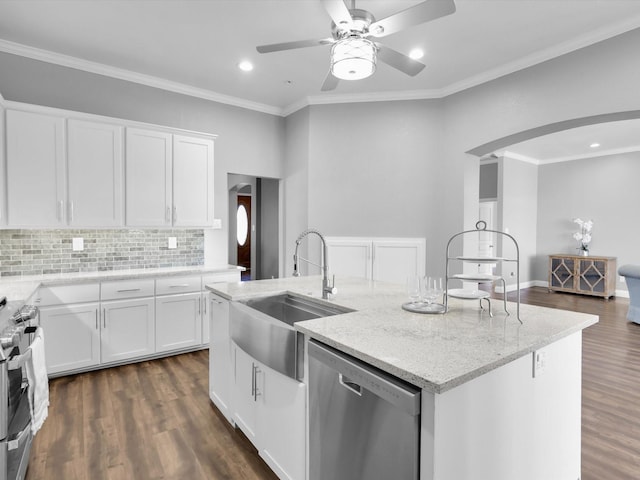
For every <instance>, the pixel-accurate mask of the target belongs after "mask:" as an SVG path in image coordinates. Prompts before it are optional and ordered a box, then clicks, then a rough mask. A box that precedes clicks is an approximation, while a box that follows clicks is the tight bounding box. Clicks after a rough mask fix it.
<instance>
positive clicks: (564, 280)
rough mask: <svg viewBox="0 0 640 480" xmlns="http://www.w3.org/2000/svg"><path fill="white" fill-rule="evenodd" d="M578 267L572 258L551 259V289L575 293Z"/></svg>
mask: <svg viewBox="0 0 640 480" xmlns="http://www.w3.org/2000/svg"><path fill="white" fill-rule="evenodd" d="M577 266H578V264H577V263H576V259H575V258H572V257H549V288H552V289H554V290H565V291H568V292H573V291H575V286H576V285H575V283H576V281H575V279H576V268H577Z"/></svg>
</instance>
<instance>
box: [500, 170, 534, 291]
mask: <svg viewBox="0 0 640 480" xmlns="http://www.w3.org/2000/svg"><path fill="white" fill-rule="evenodd" d="M498 165H499V168H500V170H501V171H500V175H499V178H500V179H501V182H500V185H499V188H498V190H499V194H498V219H497V220H498V230H500V231H503V232H505V233H509V234H510V235H512V236H513V237H514V238H515V240H516V241H517V243H518V247H519V250H520V282H521V283H524V282H530V281H532V280H534V278H533V277H532V271H533V267H534V264H535V263H536V258H537V257H536V249H537V247H536V232H537V223H538V215H537V211H538V167H537V166H536V165H532V164H530V163H525V162H521V161H518V160H513V159H510V158H501V159H499V161H498ZM501 237H502V239H503V243H502V249H501V255H503V256H505V257H507V258H516V250H515V247H514V244H513V242H512V241H509V240H508V239H507V238H505V237H504V236H501ZM501 269H502V275H503V276H504V278H505V280H506V282H507V285H514V284H515V283H516V277H515V274H516V273H517V270H516V266H515V265H514V264H513V263H512V262H504V263H503V264H502V265H501Z"/></svg>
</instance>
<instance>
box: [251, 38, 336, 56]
mask: <svg viewBox="0 0 640 480" xmlns="http://www.w3.org/2000/svg"><path fill="white" fill-rule="evenodd" d="M333 42H334V40H333V38H322V39H320V40H298V41H296V42H284V43H272V44H270V45H260V46H259V47H256V50H257V51H258V53H271V52H279V51H281V50H293V49H294V48H306V47H317V46H318V45H329V44H331V43H333Z"/></svg>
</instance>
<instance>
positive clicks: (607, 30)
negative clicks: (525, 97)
mask: <svg viewBox="0 0 640 480" xmlns="http://www.w3.org/2000/svg"><path fill="white" fill-rule="evenodd" d="M639 27H640V16H637V17H631V18H629V19H627V20H625V21H623V22H620V23H617V24H614V25H609V26H606V27H603V28H600V29H598V30H595V31H593V32H591V33H589V34H587V35H583V36H581V37H578V38H576V39H573V40H571V41H567V42H564V43H561V44H559V45H555V46H553V47H551V48H547V49H545V50H541V51H539V52H535V53H533V54H531V55H528V56H526V57H523V58H521V59H518V60H516V61H513V62H510V63H508V64H505V65H502V66H500V67H497V68H494V69H491V70H487V71H486V72H483V73H480V74H478V75H474V76H471V77H468V78H466V79H463V80H461V81H459V82H456V83H453V84H451V85H448V86H445V87H443V88H438V89H426V90H410V91H404V92H371V93H361V94H328V95H312V96H308V97H306V98H303V99H301V100H299V101H297V102H294V103H292V104H290V105H287V106H285V107H284V108H280V107H276V106H273V105H267V104H263V103H258V102H252V101H249V100H245V99H242V98H238V97H233V96H230V95H224V94H221V93H217V92H214V91H212V90H207V89H203V88H197V87H193V86H190V85H186V84H183V83H179V82H173V81H170V80H166V79H163V78H160V77H155V76H152V75H146V74H142V73H138V72H134V71H131V70H126V69H121V68H116V67H112V66H109V65H105V64H101V63H97V62H91V61H89V60H83V59H81V58H77V57H72V56H69V55H63V54H59V53H55V52H51V51H48V50H44V49H40V48H35V47H29V46H27V45H22V44H19V43H15V42H10V41H8V40H2V39H0V51H3V52H6V53H10V54H14V55H19V56H23V57H27V58H32V59H34V60H39V61H43V62H47V63H52V64H56V65H60V66H64V67H69V68H74V69H76V70H82V71H86V72H90V73H95V74H98V75H104V76H108V77H112V78H117V79H120V80H125V81H129V82H134V83H138V84H142V85H147V86H149V87H154V88H159V89H162V90H167V91H170V92H174V93H179V94H182V95H188V96H191V97H197V98H202V99H204V100H209V101H213V102H218V103H223V104H226V105H231V106H235V107H240V108H246V109H249V110H254V111H257V112H262V113H267V114H270V115H277V116H282V117H286V116H288V115H291V114H292V113H294V112H296V111H298V110H301V109H302V108H304V107H307V106H310V105H326V104H339V103H365V102H390V101H403V100H429V99H440V98H444V97H447V96H449V95H453V94H455V93H459V92H461V91H463V90H467V89H469V88H472V87H476V86H478V85H481V84H483V83H487V82H490V81H492V80H495V79H497V78H500V77H503V76H505V75H509V74H511V73H515V72H517V71H519V70H523V69H526V68H529V67H532V66H534V65H537V64H539V63H542V62H545V61H548V60H551V59H553V58H557V57H559V56H561V55H565V54H567V53H570V52H573V51H575V50H578V49H581V48H584V47H588V46H590V45H593V44H595V43H598V42H601V41H604V40H607V39H609V38H612V37H614V36H617V35H620V34H623V33H626V32H628V31H630V30H633V29H635V28H639Z"/></svg>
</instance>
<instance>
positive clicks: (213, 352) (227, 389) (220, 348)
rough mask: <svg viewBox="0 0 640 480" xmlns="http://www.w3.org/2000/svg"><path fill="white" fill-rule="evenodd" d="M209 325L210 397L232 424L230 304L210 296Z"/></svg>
mask: <svg viewBox="0 0 640 480" xmlns="http://www.w3.org/2000/svg"><path fill="white" fill-rule="evenodd" d="M209 298H210V300H211V301H210V302H209V323H210V332H211V339H210V341H209V397H210V398H211V400H212V401H213V403H214V404H215V405H216V406H217V407H218V409H219V410H220V411H221V412H222V414H223V415H224V416H225V417H226V418H227V420H229V422H232V413H231V398H232V381H233V366H234V365H233V363H232V357H231V338H230V334H229V302H227V301H226V300H223V299H220V298H218V297H217V296H215V295H210V296H209Z"/></svg>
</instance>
